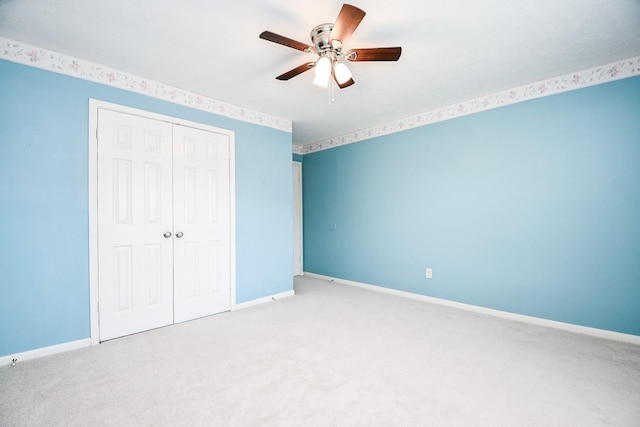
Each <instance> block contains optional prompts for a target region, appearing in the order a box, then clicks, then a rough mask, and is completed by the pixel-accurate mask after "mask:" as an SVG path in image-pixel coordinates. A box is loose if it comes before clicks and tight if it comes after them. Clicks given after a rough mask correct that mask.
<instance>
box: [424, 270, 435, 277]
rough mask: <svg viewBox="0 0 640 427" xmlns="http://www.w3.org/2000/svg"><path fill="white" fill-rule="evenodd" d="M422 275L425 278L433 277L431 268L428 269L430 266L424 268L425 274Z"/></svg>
mask: <svg viewBox="0 0 640 427" xmlns="http://www.w3.org/2000/svg"><path fill="white" fill-rule="evenodd" d="M424 275H425V276H426V278H427V279H433V270H432V269H430V268H427V269H426V270H425V274H424Z"/></svg>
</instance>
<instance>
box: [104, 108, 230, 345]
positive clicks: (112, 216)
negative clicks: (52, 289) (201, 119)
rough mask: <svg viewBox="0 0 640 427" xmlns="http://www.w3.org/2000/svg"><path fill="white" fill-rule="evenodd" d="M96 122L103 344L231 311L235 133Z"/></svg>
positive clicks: (124, 117) (112, 117)
mask: <svg viewBox="0 0 640 427" xmlns="http://www.w3.org/2000/svg"><path fill="white" fill-rule="evenodd" d="M97 120H98V125H97V128H98V129H97V157H98V158H97V176H98V178H97V245H98V257H97V258H98V265H97V268H98V310H99V333H100V341H104V340H107V339H111V338H115V337H120V336H123V335H129V334H132V333H136V332H141V331H145V330H149V329H153V328H157V327H161V326H166V325H170V324H172V323H178V322H183V321H187V320H191V319H195V318H198V317H203V316H207V315H211V314H215V313H219V312H222V311H228V310H229V309H230V307H231V245H230V239H231V226H230V224H231V218H230V215H231V214H230V212H231V192H230V155H229V151H230V147H231V143H230V141H231V140H232V138H233V132H230V131H225V130H222V129H219V130H217V129H215V128H209V127H206V126H205V127H203V128H198V127H195V126H194V127H190V126H185V125H182V124H176V123H172V122H170V121H164V120H157V119H154V118H148V117H143V116H139V115H135V114H128V113H123V112H117V111H111V110H108V109H98V119H97Z"/></svg>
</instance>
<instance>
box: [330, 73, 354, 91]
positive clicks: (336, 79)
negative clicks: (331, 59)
mask: <svg viewBox="0 0 640 427" xmlns="http://www.w3.org/2000/svg"><path fill="white" fill-rule="evenodd" d="M331 75H332V76H333V80H334V81H335V82H336V84H337V85H338V87H339V88H340V89H344V88H345V87H349V86H351V85H352V84H354V83H355V82H354V81H353V77H352V78H350V79H349V80H347V81H346V82H344V83H342V84H340V82H338V78H337V77H336V73H335V72H334V70H333V68H332V69H331Z"/></svg>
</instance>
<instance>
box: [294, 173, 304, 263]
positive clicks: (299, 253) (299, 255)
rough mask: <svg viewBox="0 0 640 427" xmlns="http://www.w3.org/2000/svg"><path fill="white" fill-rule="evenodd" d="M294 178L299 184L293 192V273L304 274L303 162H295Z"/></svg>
mask: <svg viewBox="0 0 640 427" xmlns="http://www.w3.org/2000/svg"><path fill="white" fill-rule="evenodd" d="M293 179H294V181H295V180H296V179H298V180H299V181H298V183H299V185H298V186H297V190H298V191H296V186H295V185H294V192H293V209H294V214H293V238H294V242H293V275H294V276H302V275H303V274H304V258H303V240H304V236H303V233H302V163H301V162H293Z"/></svg>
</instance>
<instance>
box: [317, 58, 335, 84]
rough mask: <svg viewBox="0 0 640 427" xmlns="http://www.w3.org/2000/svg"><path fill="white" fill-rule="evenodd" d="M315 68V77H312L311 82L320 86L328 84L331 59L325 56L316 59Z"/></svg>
mask: <svg viewBox="0 0 640 427" xmlns="http://www.w3.org/2000/svg"><path fill="white" fill-rule="evenodd" d="M315 69H316V77H315V78H314V79H313V83H314V84H316V85H318V86H322V87H327V86H329V77H330V76H331V59H329V58H328V57H326V56H322V57H320V59H318V60H317V61H316V66H315Z"/></svg>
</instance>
